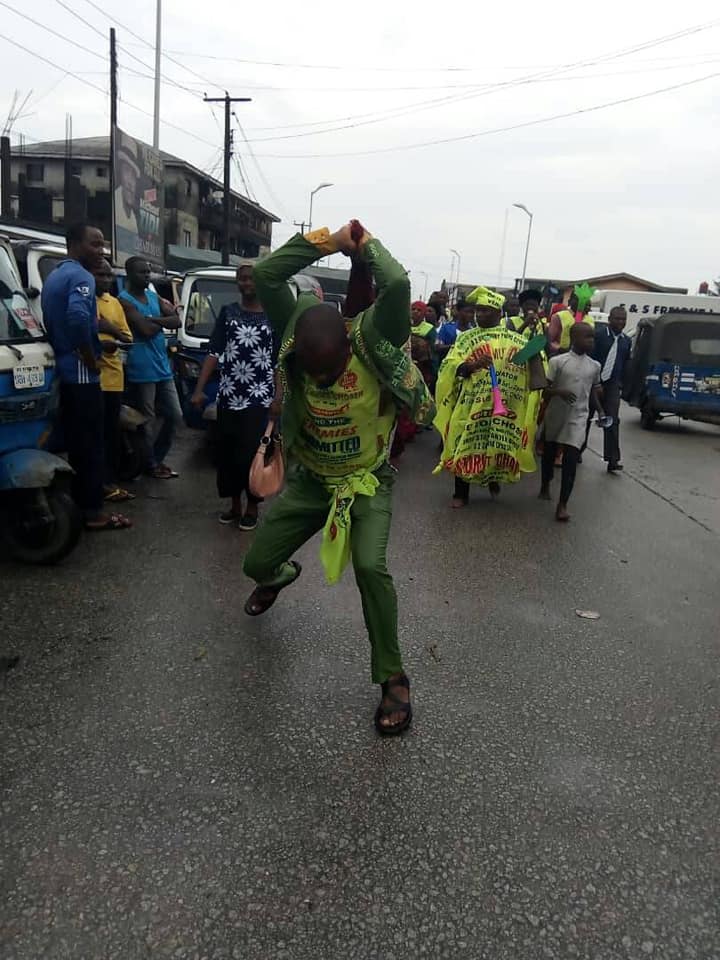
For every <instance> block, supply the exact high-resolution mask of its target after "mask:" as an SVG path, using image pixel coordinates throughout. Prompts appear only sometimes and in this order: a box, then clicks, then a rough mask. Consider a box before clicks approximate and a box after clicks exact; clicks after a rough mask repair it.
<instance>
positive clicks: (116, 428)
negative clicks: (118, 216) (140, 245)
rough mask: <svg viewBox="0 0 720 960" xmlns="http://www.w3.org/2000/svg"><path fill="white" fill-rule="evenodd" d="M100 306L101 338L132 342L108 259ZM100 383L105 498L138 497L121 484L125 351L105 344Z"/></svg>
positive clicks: (99, 281) (100, 277)
mask: <svg viewBox="0 0 720 960" xmlns="http://www.w3.org/2000/svg"><path fill="white" fill-rule="evenodd" d="M93 275H94V277H95V290H96V295H97V308H98V333H99V336H100V340H101V341H105V342H106V343H107V342H112V341H120V342H122V343H132V339H133V337H132V333H131V332H130V327H129V326H128V322H127V320H126V319H125V311H124V310H123V308H122V304H121V303H120V301H119V300H118V299H117V297H113V296H112V294H111V293H110V290H111V289H112V284H113V272H112V268H111V267H110V264H109V263H108V262H107V260H103V261H102V263H101V265H100V266H99V267H98V268H97V269H96V270H95V271H94V273H93ZM99 365H100V386H101V388H102V392H103V407H104V418H105V499H106V500H108V501H110V502H111V503H120V502H121V501H123V500H134V499H135V495H134V494H132V493H130V492H129V491H128V490H123V489H122V487H119V486H118V483H117V472H118V461H119V456H120V407H121V406H122V397H123V391H124V389H125V373H124V371H123V361H122V354H121V352H120V350H119V349H117V348H116V349H115V350H112V349H111V348H110V349H108V348H107V347H103V352H102V355H101V357H100V361H99Z"/></svg>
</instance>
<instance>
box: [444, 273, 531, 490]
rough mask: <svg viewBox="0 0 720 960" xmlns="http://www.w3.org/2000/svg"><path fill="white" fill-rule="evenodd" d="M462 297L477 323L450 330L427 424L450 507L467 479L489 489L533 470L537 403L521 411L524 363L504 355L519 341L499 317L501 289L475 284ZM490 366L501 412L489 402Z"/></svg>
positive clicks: (525, 392)
mask: <svg viewBox="0 0 720 960" xmlns="http://www.w3.org/2000/svg"><path fill="white" fill-rule="evenodd" d="M468 299H469V300H470V301H471V302H473V303H475V304H476V322H477V324H478V325H477V327H474V328H473V329H471V330H467V331H466V332H465V333H462V334H460V335H459V336H458V338H457V340H456V342H455V345H454V346H453V348H452V350H451V351H450V353H449V354H448V356H447V358H446V359H445V361H444V363H443V365H442V367H441V368H440V375H439V377H438V383H437V390H436V404H437V415H436V417H435V427H436V428H437V429H438V430H439V432H440V434H441V436H442V439H443V449H442V454H441V456H440V462H439V463H438V465H437V467H436V468H435V473H440V472H441V471H442V470H447V471H448V472H449V473H452V474H453V476H454V477H455V491H454V496H453V499H452V506H453V507H454V508H456V509H457V508H460V507H464V506H466V505H467V503H468V499H469V495H470V484H473V483H474V484H478V485H479V486H483V487H488V489H489V491H490V494H491V496H493V497H496V496H497V495H498V494H499V493H500V487H501V484H503V483H516V482H517V481H518V480H519V479H520V475H521V473H523V472H532V471H534V470H535V457H534V455H533V442H534V435H535V415H536V413H537V409H536V407H535V409H534V411H531V410H529V403H528V401H529V398H530V396H531V395H532V394H531V391H530V389H529V376H528V369H527V365H526V364H525V365H521V366H520V365H517V364H514V363H513V362H512V359H513V357H514V356H515V354H517V353H518V351H519V350H521V349H522V348H523V347H524V346H525V344H526V343H527V341H526V339H525V337H524V336H523V335H522V334H519V333H516V332H515V331H513V330H509V329H508V328H507V326H506V325H505V324H504V323H503V321H502V314H501V309H502V305H503V303H504V299H505V298H504V297H503V296H502V294H499V293H496V292H495V291H493V290H489V289H488V288H487V287H478V288H477V289H475V290H473V292H472V293H471V294H470V295H469V297H468ZM491 366H492V367H494V370H495V373H496V376H497V380H498V386H499V388H500V394H501V395H502V404H503V412H501V411H500V410H499V409H498V407H497V405H496V396H495V395H494V393H493V387H492V381H491V371H490V368H491Z"/></svg>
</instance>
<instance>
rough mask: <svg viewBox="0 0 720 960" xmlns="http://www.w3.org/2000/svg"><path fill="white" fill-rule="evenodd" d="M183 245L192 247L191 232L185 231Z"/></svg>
mask: <svg viewBox="0 0 720 960" xmlns="http://www.w3.org/2000/svg"><path fill="white" fill-rule="evenodd" d="M183 243H184V244H185V246H186V247H191V246H192V234H191V233H190V231H189V230H183Z"/></svg>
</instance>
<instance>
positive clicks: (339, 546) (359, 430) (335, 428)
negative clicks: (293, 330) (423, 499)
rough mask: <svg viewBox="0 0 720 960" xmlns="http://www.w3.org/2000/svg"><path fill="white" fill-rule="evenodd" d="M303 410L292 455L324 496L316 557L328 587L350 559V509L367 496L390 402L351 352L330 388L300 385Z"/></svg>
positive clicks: (384, 443) (382, 454) (373, 485)
mask: <svg viewBox="0 0 720 960" xmlns="http://www.w3.org/2000/svg"><path fill="white" fill-rule="evenodd" d="M302 392H303V394H304V399H305V410H304V413H303V419H302V426H301V428H300V431H299V433H298V438H297V441H296V443H295V445H294V447H293V454H294V455H295V456H296V457H297V459H298V460H299V461H300V463H301V464H302V465H303V466H304V467H306V468H307V469H308V470H309V471H311V473H313V474H315V476H317V477H318V478H319V479H320V480H321V481H322V482H323V484H324V485H325V487H326V489H327V490H328V493H329V494H330V512H329V514H328V518H327V522H326V524H325V529H324V531H323V540H322V545H321V548H320V559H321V560H322V564H323V567H324V569H325V575H326V577H327V580H328V582H329V583H335V582H337V581H338V580H339V579H340V577H341V575H342V572H343V570H344V569H345V566H346V564H347V561H348V558H349V557H350V510H351V507H352V504H353V501H354V500H355V497H356V496H366V497H372V496H373V495H374V494H375V490H376V489H377V487H378V480H377V478H376V477H375V476H374V471H375V470H377V469H378V467H379V466H380V465H381V464H382V463H384V462H385V460H386V459H387V456H388V452H389V448H390V433H391V431H392V428H393V425H394V423H395V404H394V402H393V400H392V397H391V396H390V395H389V394H387V392H386V391H383V390H382V389H381V387H380V384H379V383H378V381H377V380H376V379H375V377H374V376H373V375H372V373H370V371H369V370H368V369H367V367H365V365H364V364H363V363H362V361H361V360H360V359H359V358H358V357H357V356H355V354H353V355H352V356H351V358H350V361H349V363H348V365H347V367H346V368H345V371H344V373H343V374H342V375H341V376H340V377H339V378H338V379H337V380H336V381H335V383H334V384H332V386H330V387H321V386H319V385H318V384H317V383H315V382H314V381H313V380H312V379H310V377H307V376H306V377H305V380H304V384H303V391H302Z"/></svg>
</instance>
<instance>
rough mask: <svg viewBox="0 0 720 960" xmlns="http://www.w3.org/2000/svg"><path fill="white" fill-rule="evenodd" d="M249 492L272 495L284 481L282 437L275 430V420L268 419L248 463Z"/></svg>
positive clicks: (265, 495)
mask: <svg viewBox="0 0 720 960" xmlns="http://www.w3.org/2000/svg"><path fill="white" fill-rule="evenodd" d="M249 483H250V492H251V493H252V494H253V496H256V497H274V496H275V494H276V493H280V491H281V490H282V488H283V484H284V483H285V462H284V460H283V451H282V437H281V436H280V434H279V433H277V432H276V430H275V421H274V420H268V425H267V427H266V428H265V433H264V434H263V435H262V437H261V439H260V446H259V447H258V449H257V453H256V454H255V456H254V457H253V462H252V464H251V465H250V481H249Z"/></svg>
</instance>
